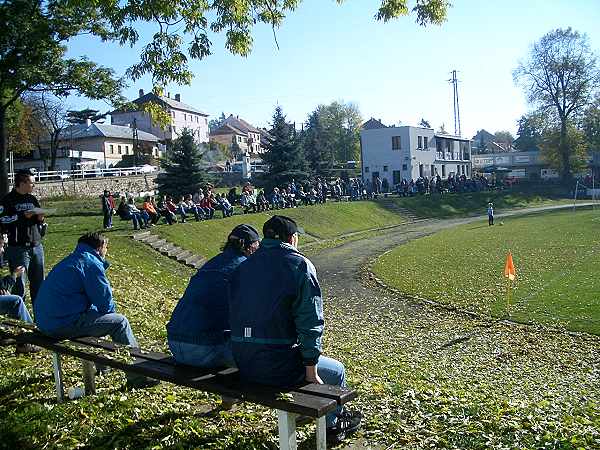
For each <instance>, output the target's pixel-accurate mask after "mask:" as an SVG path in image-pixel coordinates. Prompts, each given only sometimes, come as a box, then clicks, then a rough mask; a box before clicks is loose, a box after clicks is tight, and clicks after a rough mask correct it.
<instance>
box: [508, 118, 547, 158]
mask: <svg viewBox="0 0 600 450" xmlns="http://www.w3.org/2000/svg"><path fill="white" fill-rule="evenodd" d="M517 123H518V124H519V129H518V131H517V136H518V137H517V139H515V141H514V142H513V144H514V146H515V148H516V149H517V150H521V151H524V152H526V151H532V150H534V151H535V150H539V146H540V143H541V141H542V134H543V133H544V129H545V127H546V125H545V120H544V118H543V116H541V115H540V114H536V113H529V114H527V115H524V116H521V118H520V119H519V120H518V122H517Z"/></svg>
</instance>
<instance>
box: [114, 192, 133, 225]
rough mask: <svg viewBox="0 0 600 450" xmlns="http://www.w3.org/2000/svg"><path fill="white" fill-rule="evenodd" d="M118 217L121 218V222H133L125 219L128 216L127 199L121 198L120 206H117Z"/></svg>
mask: <svg viewBox="0 0 600 450" xmlns="http://www.w3.org/2000/svg"><path fill="white" fill-rule="evenodd" d="M117 215H118V216H119V217H120V218H121V220H131V219H130V218H127V219H126V218H125V216H127V201H126V199H125V197H121V201H120V202H119V206H117Z"/></svg>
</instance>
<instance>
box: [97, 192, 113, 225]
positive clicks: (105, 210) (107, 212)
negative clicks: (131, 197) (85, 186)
mask: <svg viewBox="0 0 600 450" xmlns="http://www.w3.org/2000/svg"><path fill="white" fill-rule="evenodd" d="M100 199H101V201H102V215H103V216H104V222H103V226H104V229H105V230H109V229H111V228H112V216H113V214H114V213H115V201H114V199H113V197H112V195H110V191H109V190H108V189H104V193H103V194H102V196H101V197H100Z"/></svg>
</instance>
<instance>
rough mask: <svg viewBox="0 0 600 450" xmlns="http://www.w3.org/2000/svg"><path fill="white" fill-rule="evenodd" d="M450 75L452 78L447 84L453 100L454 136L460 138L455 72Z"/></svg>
mask: <svg viewBox="0 0 600 450" xmlns="http://www.w3.org/2000/svg"><path fill="white" fill-rule="evenodd" d="M451 75H452V78H451V79H449V80H448V83H451V84H452V94H453V100H454V105H453V106H454V134H455V135H456V136H460V135H461V129H460V106H459V104H458V78H457V77H456V70H453V71H452V72H451Z"/></svg>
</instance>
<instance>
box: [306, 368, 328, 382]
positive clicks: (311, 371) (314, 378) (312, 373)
mask: <svg viewBox="0 0 600 450" xmlns="http://www.w3.org/2000/svg"><path fill="white" fill-rule="evenodd" d="M305 369H306V375H305V377H304V379H305V380H306V381H307V382H309V383H315V384H325V383H323V380H321V377H320V376H319V374H318V373H317V366H306V367H305Z"/></svg>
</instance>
